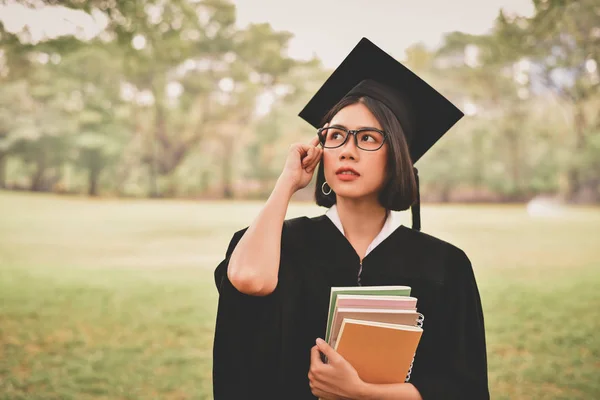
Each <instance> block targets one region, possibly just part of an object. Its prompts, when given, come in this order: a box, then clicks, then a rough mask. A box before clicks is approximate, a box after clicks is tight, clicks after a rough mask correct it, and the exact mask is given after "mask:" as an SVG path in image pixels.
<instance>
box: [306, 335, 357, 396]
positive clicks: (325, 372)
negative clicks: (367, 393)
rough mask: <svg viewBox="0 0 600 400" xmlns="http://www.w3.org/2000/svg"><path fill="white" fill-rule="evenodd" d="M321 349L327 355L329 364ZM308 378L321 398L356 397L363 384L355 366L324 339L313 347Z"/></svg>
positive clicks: (314, 392) (314, 391) (313, 391)
mask: <svg viewBox="0 0 600 400" xmlns="http://www.w3.org/2000/svg"><path fill="white" fill-rule="evenodd" d="M319 350H320V351H321V352H322V353H323V354H325V355H326V356H327V359H328V363H327V364H325V363H323V361H321V355H320V354H319ZM308 379H309V380H310V389H311V391H312V393H313V395H315V396H317V397H319V398H321V399H356V398H357V397H358V396H359V393H360V388H361V386H362V385H363V381H362V380H361V379H360V377H359V376H358V373H357V372H356V370H355V369H354V367H352V365H350V363H349V362H348V361H346V360H345V359H344V357H342V356H341V355H339V354H338V352H336V351H335V350H334V349H333V348H332V347H331V346H329V345H328V344H327V342H325V341H324V340H322V339H317V344H316V345H315V346H313V348H312V349H311V353H310V370H309V372H308Z"/></svg>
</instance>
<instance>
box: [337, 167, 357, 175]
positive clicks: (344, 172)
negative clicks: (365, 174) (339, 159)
mask: <svg viewBox="0 0 600 400" xmlns="http://www.w3.org/2000/svg"><path fill="white" fill-rule="evenodd" d="M335 174H336V175H346V176H360V174H359V173H358V172H357V171H356V170H355V169H353V168H350V167H341V168H339V169H338V170H337V171H335Z"/></svg>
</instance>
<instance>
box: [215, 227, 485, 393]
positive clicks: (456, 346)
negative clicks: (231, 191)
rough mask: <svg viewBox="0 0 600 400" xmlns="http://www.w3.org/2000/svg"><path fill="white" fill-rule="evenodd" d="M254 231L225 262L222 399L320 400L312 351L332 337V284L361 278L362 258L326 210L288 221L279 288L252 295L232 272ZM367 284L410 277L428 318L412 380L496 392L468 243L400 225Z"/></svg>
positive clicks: (366, 275)
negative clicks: (491, 387)
mask: <svg viewBox="0 0 600 400" xmlns="http://www.w3.org/2000/svg"><path fill="white" fill-rule="evenodd" d="M246 229H247V228H246ZM246 229H243V230H241V231H238V232H236V233H235V234H234V236H233V238H232V240H231V242H230V244H229V248H228V249H227V253H226V257H225V259H224V260H223V261H222V262H221V263H220V264H219V265H218V266H217V268H216V270H215V283H216V285H217V289H218V291H219V303H218V310H217V318H216V326H215V336H214V346H213V394H214V397H215V399H216V400H222V399H270V398H281V399H315V397H314V396H313V395H312V393H311V391H310V387H309V381H308V370H309V366H310V349H311V347H312V346H314V344H315V339H316V338H317V337H320V338H324V336H325V329H326V322H327V312H328V305H329V294H330V288H331V287H332V286H357V285H358V279H357V278H358V273H359V268H360V259H359V256H358V255H357V253H356V251H355V250H354V248H353V247H352V245H351V244H350V242H348V240H347V239H346V237H345V236H344V235H343V234H342V233H341V232H340V231H339V229H338V228H337V227H336V226H335V225H334V224H333V222H332V221H331V220H330V219H329V218H328V217H327V216H325V215H321V216H319V217H314V218H307V217H300V218H294V219H290V220H286V221H285V222H284V224H283V227H282V238H281V258H280V267H279V275H278V276H279V280H278V284H277V287H276V289H275V291H274V292H273V293H271V294H270V295H268V296H264V297H259V296H249V295H246V294H243V293H241V292H239V291H238V290H236V289H235V288H234V287H233V286H232V284H231V282H230V281H229V280H228V278H227V271H226V270H227V265H228V263H229V258H230V256H231V253H232V252H233V250H234V248H235V246H236V245H237V243H238V241H239V240H240V238H241V237H242V235H243V234H244V232H245V231H246ZM361 285H363V286H371V285H406V286H410V287H411V288H412V290H411V295H412V296H414V297H416V298H417V299H418V301H417V309H418V311H419V312H421V313H422V314H423V315H424V316H425V320H424V323H423V335H422V337H421V342H420V343H419V347H418V349H417V353H416V356H415V361H414V366H413V372H412V375H411V378H410V382H411V383H412V384H413V385H415V387H416V388H417V389H418V390H419V392H420V393H421V396H422V397H423V399H425V400H429V399H488V398H489V392H488V379H487V361H486V345H485V333H484V321H483V313H482V308H481V302H480V297H479V292H478V289H477V284H476V282H475V277H474V275H473V269H472V267H471V263H470V261H469V259H468V258H467V256H466V255H465V253H464V252H463V251H462V250H460V249H459V248H457V247H455V246H453V245H451V244H449V243H446V242H444V241H441V240H439V239H436V238H434V237H432V236H430V235H427V234H424V233H422V232H419V231H415V230H413V229H410V228H408V227H405V226H400V227H399V228H397V229H396V230H395V231H394V232H393V233H392V234H391V235H390V236H389V237H387V238H386V239H385V240H384V241H383V242H382V243H380V244H379V245H378V246H377V247H376V248H375V249H373V250H372V251H371V252H370V253H369V254H368V255H367V256H366V257H365V258H364V259H363V269H362V273H361Z"/></svg>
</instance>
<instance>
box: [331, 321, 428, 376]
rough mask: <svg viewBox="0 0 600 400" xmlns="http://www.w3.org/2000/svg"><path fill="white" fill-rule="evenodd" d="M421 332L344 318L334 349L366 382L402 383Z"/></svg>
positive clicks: (400, 326)
mask: <svg viewBox="0 0 600 400" xmlns="http://www.w3.org/2000/svg"><path fill="white" fill-rule="evenodd" d="M422 334H423V329H421V328H419V327H416V326H408V325H400V324H390V323H385V322H373V321H360V320H356V319H349V318H344V321H343V322H342V328H341V329H340V334H339V337H338V340H337V342H336V344H335V350H336V351H337V352H338V353H339V354H340V355H341V356H342V357H344V358H345V359H346V360H347V361H348V362H349V363H350V364H351V365H352V366H353V367H354V368H355V369H356V371H357V372H358V375H359V376H360V378H361V379H362V380H363V381H365V382H368V383H402V382H404V381H405V380H406V375H407V374H408V370H409V368H410V366H411V363H412V360H413V357H414V355H415V352H416V350H417V346H418V344H419V340H421V335H422Z"/></svg>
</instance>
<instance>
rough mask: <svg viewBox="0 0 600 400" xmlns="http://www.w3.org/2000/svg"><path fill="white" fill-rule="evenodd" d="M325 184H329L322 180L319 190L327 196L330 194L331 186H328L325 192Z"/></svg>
mask: <svg viewBox="0 0 600 400" xmlns="http://www.w3.org/2000/svg"><path fill="white" fill-rule="evenodd" d="M325 185H327V186H329V184H328V183H327V182H323V184H322V185H321V192H323V194H324V195H325V196H329V195H330V194H331V186H329V191H328V192H327V193H325Z"/></svg>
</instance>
